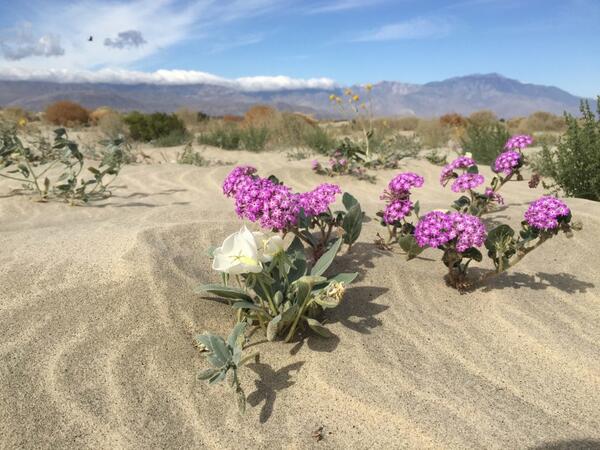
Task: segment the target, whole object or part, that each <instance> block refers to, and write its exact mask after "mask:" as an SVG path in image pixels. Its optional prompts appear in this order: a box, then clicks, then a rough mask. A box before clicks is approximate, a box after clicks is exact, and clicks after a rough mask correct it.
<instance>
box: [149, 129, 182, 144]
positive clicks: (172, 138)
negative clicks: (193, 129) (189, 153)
mask: <svg viewBox="0 0 600 450" xmlns="http://www.w3.org/2000/svg"><path fill="white" fill-rule="evenodd" d="M190 140H191V135H190V133H188V132H187V131H185V130H184V131H181V130H173V131H171V132H170V133H169V134H167V135H165V136H160V137H158V138H156V139H155V140H154V141H153V142H152V143H153V145H154V146H155V147H176V146H178V145H183V144H185V143H186V142H189V141H190Z"/></svg>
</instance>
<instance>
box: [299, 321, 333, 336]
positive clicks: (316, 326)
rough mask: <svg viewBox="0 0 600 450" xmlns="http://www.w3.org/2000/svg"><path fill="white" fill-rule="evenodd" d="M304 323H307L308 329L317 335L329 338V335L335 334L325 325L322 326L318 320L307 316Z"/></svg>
mask: <svg viewBox="0 0 600 450" xmlns="http://www.w3.org/2000/svg"><path fill="white" fill-rule="evenodd" d="M306 323H307V324H308V326H309V327H310V329H311V330H313V331H314V332H315V333H317V334H318V335H319V336H322V337H324V338H331V337H334V336H335V335H334V334H333V333H332V332H331V331H329V330H328V329H327V328H326V327H324V326H323V325H322V324H321V323H320V322H319V321H318V320H315V319H311V318H310V317H307V318H306Z"/></svg>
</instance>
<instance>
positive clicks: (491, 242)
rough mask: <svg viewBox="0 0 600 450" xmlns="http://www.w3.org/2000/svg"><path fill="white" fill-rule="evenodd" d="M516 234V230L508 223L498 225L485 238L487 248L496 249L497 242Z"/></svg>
mask: <svg viewBox="0 0 600 450" xmlns="http://www.w3.org/2000/svg"><path fill="white" fill-rule="evenodd" d="M514 235H515V230H513V229H512V228H511V227H510V226H508V225H506V224H502V225H498V226H497V227H496V228H494V229H492V230H491V231H490V232H489V233H488V235H487V239H486V240H485V248H487V249H488V250H490V251H495V249H496V243H498V242H501V241H504V240H505V239H508V238H512V237H514Z"/></svg>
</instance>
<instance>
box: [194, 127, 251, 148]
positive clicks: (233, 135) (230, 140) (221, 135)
mask: <svg viewBox="0 0 600 450" xmlns="http://www.w3.org/2000/svg"><path fill="white" fill-rule="evenodd" d="M198 143H199V144H203V145H211V146H213V147H219V148H222V149H224V150H238V149H239V148H241V145H242V133H241V130H240V129H239V128H238V127H237V126H236V125H235V124H231V123H226V124H223V125H221V126H218V127H215V128H213V129H212V130H209V131H207V132H204V133H201V134H200V136H198Z"/></svg>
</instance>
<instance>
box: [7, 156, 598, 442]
mask: <svg viewBox="0 0 600 450" xmlns="http://www.w3.org/2000/svg"><path fill="white" fill-rule="evenodd" d="M209 153H210V154H212V155H213V157H218V158H219V159H223V160H229V161H237V162H239V163H251V164H254V165H256V166H257V167H258V168H259V170H260V173H261V174H264V175H266V174H268V173H274V174H276V175H277V176H278V177H280V179H282V180H285V181H286V182H287V183H289V184H291V185H292V186H293V187H294V188H296V189H298V190H308V189H310V188H312V187H313V186H314V185H315V184H317V183H318V182H323V181H331V180H326V179H325V178H322V177H318V176H315V175H313V174H312V173H311V171H310V168H309V167H310V164H309V163H308V161H294V162H289V161H287V160H286V159H285V157H284V156H282V155H279V154H274V153H263V154H250V153H244V152H217V151H216V150H213V151H209ZM405 168H406V169H410V170H415V171H418V172H420V173H422V174H423V175H424V176H425V177H426V181H427V183H426V186H425V187H424V188H422V189H420V190H417V194H416V195H417V197H418V198H420V200H421V203H422V205H423V209H425V210H427V209H432V208H440V207H446V206H447V205H448V204H449V202H450V200H451V199H452V198H453V196H452V193H451V192H450V191H449V189H447V190H445V191H443V190H442V189H441V188H440V186H439V184H438V182H437V179H438V174H439V170H440V169H439V167H435V166H432V165H430V164H429V163H427V162H426V161H422V160H418V161H409V162H407V163H406V164H405ZM230 169H231V167H227V166H223V167H210V168H199V167H193V166H181V165H177V164H155V165H137V166H128V167H126V168H125V169H124V170H123V172H122V175H121V177H120V179H119V180H118V182H117V183H116V185H117V189H115V191H114V196H113V197H112V198H111V199H109V200H106V201H103V202H101V203H97V204H94V205H91V206H87V207H68V206H66V205H64V204H57V203H48V204H39V203H34V202H31V201H29V200H28V199H27V198H26V197H23V196H6V195H5V194H7V193H8V192H9V187H10V184H9V183H7V182H4V181H3V182H0V196H2V198H0V280H1V281H0V283H1V289H0V448H78V449H79V448H140V449H148V448H388V449H389V448H492V449H493V448H497V449H507V448H510V449H512V448H537V447H540V448H546V447H550V448H598V447H600V286H599V285H600V270H599V268H600V244H599V243H598V236H599V235H600V204H598V203H592V202H587V201H583V200H576V199H570V200H569V201H568V202H569V204H570V205H571V207H572V209H573V211H574V214H575V216H576V217H577V218H578V219H579V220H581V221H582V222H583V225H584V229H583V231H581V232H579V233H578V234H577V235H576V236H575V237H574V238H573V239H571V240H568V239H566V238H565V237H564V236H560V237H558V238H556V239H554V240H552V241H550V242H549V243H547V244H545V245H544V246H543V247H542V248H540V249H539V250H538V251H536V252H534V253H533V254H531V255H530V256H528V259H526V260H525V262H523V263H522V265H520V266H517V267H516V268H515V270H514V271H513V272H512V273H510V274H507V275H505V276H502V277H500V278H498V279H496V280H495V281H494V282H492V283H491V284H490V285H489V286H488V287H487V288H485V289H479V290H477V291H476V292H474V293H470V294H467V295H459V294H458V293H456V292H454V291H453V290H451V289H449V288H447V287H446V286H445V285H444V281H443V279H442V276H443V274H444V267H443V265H442V264H441V263H440V262H439V261H437V259H438V258H439V254H438V253H437V252H435V251H433V250H428V251H426V252H425V253H423V255H422V256H423V257H422V258H420V259H417V260H414V261H411V262H406V261H404V259H403V257H402V256H400V255H398V254H391V253H385V252H382V251H380V250H377V249H376V247H375V246H374V245H372V244H371V242H372V241H373V238H374V237H375V234H376V233H377V231H380V227H379V225H378V223H377V222H376V221H371V222H370V223H367V224H365V229H364V233H363V236H362V237H361V239H360V242H359V243H358V244H357V245H356V247H355V250H354V251H353V252H352V253H351V254H349V255H345V256H342V257H340V259H339V262H338V263H336V264H337V268H338V269H339V270H358V271H360V273H361V276H360V278H359V281H358V282H357V283H356V284H355V285H354V286H353V287H352V288H351V289H350V290H349V291H348V293H347V296H346V298H345V300H344V303H343V304H342V305H341V306H340V307H339V308H338V309H336V310H334V311H332V312H331V313H330V314H329V316H328V319H329V322H330V323H331V329H332V330H333V331H334V332H335V334H336V335H337V336H338V338H337V339H332V340H324V339H320V338H316V337H313V336H310V337H308V338H305V339H304V340H302V341H299V342H296V343H292V344H283V343H272V344H261V345H259V346H258V348H260V350H261V353H262V361H261V363H260V364H257V365H253V366H251V370H245V371H244V372H243V373H242V382H243V385H244V386H245V390H246V393H247V395H248V400H249V404H250V406H249V409H248V412H247V414H246V415H245V416H243V417H241V416H240V415H238V413H237V409H236V406H235V403H234V401H233V397H232V393H231V391H230V389H229V388H228V386H225V385H220V386H216V387H209V386H207V385H206V384H204V383H201V382H197V381H196V379H195V375H196V372H197V371H198V370H199V369H201V368H204V367H205V364H206V363H205V361H204V359H203V357H202V356H201V354H200V353H199V352H198V351H197V349H195V348H194V346H193V340H192V337H193V335H194V334H195V333H197V332H202V331H204V330H209V331H212V332H218V333H221V334H226V333H227V332H228V331H229V330H230V328H231V327H232V325H233V316H232V313H231V311H230V309H228V308H227V307H225V306H222V305H221V304H218V303H215V302H210V301H207V300H203V299H200V298H199V296H198V295H196V294H194V293H193V291H192V288H193V287H194V286H195V285H196V284H198V283H202V282H210V281H217V280H218V277H217V276H216V274H215V273H213V272H212V271H211V270H210V261H209V259H208V257H207V255H206V251H207V249H208V247H209V246H211V245H215V244H219V243H220V242H221V241H222V239H223V238H224V237H225V236H226V235H227V234H229V233H230V232H232V231H234V230H236V229H238V228H239V226H240V221H239V220H238V219H237V218H236V217H235V214H234V212H233V208H232V204H231V202H230V201H229V200H227V199H225V198H224V197H223V196H222V195H221V193H220V183H221V181H222V180H223V178H224V177H225V175H226V174H227V173H228V171H229V170H230ZM393 174H394V172H391V171H386V172H380V173H379V174H378V182H377V184H369V183H367V182H361V181H356V180H354V179H352V178H341V179H336V182H339V183H340V184H341V185H342V187H343V188H344V189H346V190H349V191H351V192H352V193H353V194H354V195H355V196H356V197H358V198H359V200H360V201H361V202H362V204H363V206H364V208H365V209H366V210H367V212H368V214H370V215H371V216H373V215H374V213H375V212H376V211H377V210H378V208H379V207H380V202H379V200H378V197H379V194H380V192H381V191H382V189H383V187H384V185H385V184H386V183H387V180H388V179H389V178H390V177H391V176H392V175H393ZM541 194H542V191H541V189H537V190H534V191H532V190H529V189H528V188H527V185H526V182H513V183H510V184H509V185H508V186H507V188H506V190H505V197H506V199H507V201H508V203H509V204H510V208H509V209H507V210H504V211H500V212H498V213H497V214H495V215H494V216H492V217H490V219H489V221H494V220H508V221H509V222H510V223H512V224H513V225H515V226H516V225H518V223H519V221H520V217H521V216H522V214H523V212H524V211H525V209H526V204H527V202H528V201H530V200H533V199H534V198H535V197H537V196H539V195H541ZM431 259H436V261H435V262H432V260H431ZM320 426H324V440H322V441H321V442H319V443H316V442H315V441H314V439H313V438H312V437H311V433H312V432H313V431H314V430H315V429H317V428H318V427H320ZM552 446H554V447H552Z"/></svg>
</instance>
